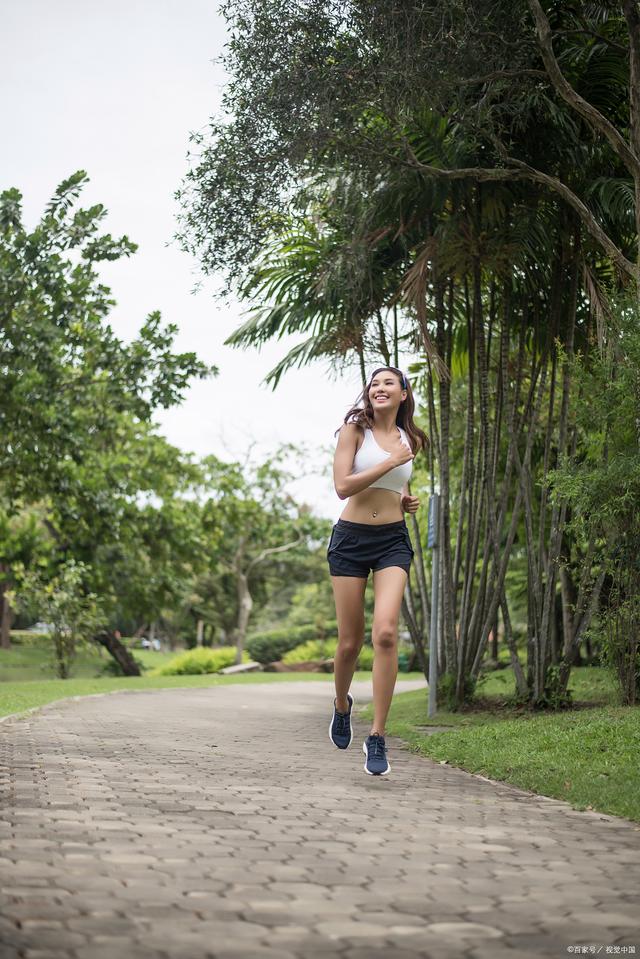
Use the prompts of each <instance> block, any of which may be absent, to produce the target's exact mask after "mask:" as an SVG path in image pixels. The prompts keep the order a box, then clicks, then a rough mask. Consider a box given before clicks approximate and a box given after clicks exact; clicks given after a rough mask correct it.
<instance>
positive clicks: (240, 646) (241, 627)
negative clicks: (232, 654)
mask: <svg viewBox="0 0 640 959" xmlns="http://www.w3.org/2000/svg"><path fill="white" fill-rule="evenodd" d="M236 576H237V589H238V622H237V625H236V664H237V665H238V666H239V665H240V663H241V662H242V653H243V651H244V641H245V638H246V635H247V626H248V624H249V616H250V615H251V607H252V606H253V600H252V598H251V593H250V592H249V583H248V580H247V576H246V575H245V573H243V572H242V570H240V569H238V570H236Z"/></svg>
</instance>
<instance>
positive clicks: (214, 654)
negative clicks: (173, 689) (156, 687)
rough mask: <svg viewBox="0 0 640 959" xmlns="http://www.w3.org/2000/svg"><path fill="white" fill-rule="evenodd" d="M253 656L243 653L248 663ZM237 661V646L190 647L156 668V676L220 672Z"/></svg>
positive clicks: (243, 659) (244, 661)
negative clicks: (215, 647) (217, 647)
mask: <svg viewBox="0 0 640 959" xmlns="http://www.w3.org/2000/svg"><path fill="white" fill-rule="evenodd" d="M250 659H251V657H250V656H249V654H248V653H246V652H244V653H243V654H242V662H243V663H248V662H249V660H250ZM235 661H236V648H235V646H221V647H220V648H219V649H209V648H208V647H207V646H200V647H198V648H197V649H188V650H186V652H184V653H180V654H179V655H178V656H175V657H174V658H173V659H171V660H169V662H168V663H165V664H164V665H163V666H159V667H158V668H157V669H155V670H154V673H153V674H154V675H156V676H195V675H197V674H198V673H219V672H220V670H221V669H224V668H225V666H233V665H234V663H235Z"/></svg>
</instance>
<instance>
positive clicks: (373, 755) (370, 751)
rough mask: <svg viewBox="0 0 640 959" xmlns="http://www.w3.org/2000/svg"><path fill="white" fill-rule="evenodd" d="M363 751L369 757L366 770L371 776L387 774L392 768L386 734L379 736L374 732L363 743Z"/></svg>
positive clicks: (366, 761) (365, 766)
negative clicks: (385, 741)
mask: <svg viewBox="0 0 640 959" xmlns="http://www.w3.org/2000/svg"><path fill="white" fill-rule="evenodd" d="M362 751H363V752H364V754H365V756H366V757H367V758H366V760H365V764H364V771H365V772H366V773H369V775H370V776H386V775H387V773H388V772H389V771H390V770H391V766H390V765H389V761H388V759H387V747H386V746H385V744H384V736H378V734H377V733H374V734H373V735H372V736H367V738H366V739H365V741H364V742H363V744H362Z"/></svg>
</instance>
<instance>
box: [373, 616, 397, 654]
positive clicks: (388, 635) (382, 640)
mask: <svg viewBox="0 0 640 959" xmlns="http://www.w3.org/2000/svg"><path fill="white" fill-rule="evenodd" d="M371 642H372V644H373V648H374V649H387V650H390V649H395V647H396V646H397V645H398V627H397V626H395V625H394V624H393V623H380V624H379V625H374V627H373V630H372V633H371Z"/></svg>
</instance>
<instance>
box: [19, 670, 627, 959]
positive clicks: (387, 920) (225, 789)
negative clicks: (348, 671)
mask: <svg viewBox="0 0 640 959" xmlns="http://www.w3.org/2000/svg"><path fill="white" fill-rule="evenodd" d="M419 685H420V683H419V682H418V683H417V686H419ZM407 688H416V683H411V682H407V681H404V682H403V681H399V683H398V686H397V690H398V691H401V690H402V689H407ZM353 692H354V694H355V698H356V707H357V706H358V705H359V704H362V703H363V702H364V701H365V700H366V699H368V698H369V694H370V683H368V682H367V683H355V684H354V686H353ZM332 697H333V693H332V685H331V684H330V683H325V682H323V681H317V682H292V683H279V684H276V683H273V684H264V685H263V684H256V685H233V686H218V687H210V688H205V689H202V688H200V689H165V690H153V691H144V692H127V693H117V694H112V695H108V696H100V697H88V698H82V699H79V700H75V701H71V700H67V701H63V702H59V703H54V704H51V705H50V706H47V707H45V708H43V709H41V710H39V711H37V712H34V713H31V714H29V715H28V716H26V717H15V718H12V719H10V720H9V721H7V722H5V723H3V724H0V743H1V757H2V769H1V773H0V777H1V778H0V790H1V794H2V795H1V799H2V806H1V813H0V842H1V847H0V857H1V858H0V890H1V891H0V896H1V899H0V942H2V943H3V947H2V950H0V955H1V956H2V959H18V957H19V959H121V957H123V959H125V957H126V959H156V957H157V959H204V957H208V959H209V957H210V959H315V957H338V956H339V957H344V959H375V957H384V959H413V957H417V956H420V957H433V959H449V957H465V959H466V957H469V959H476V957H477V959H485V957H487V959H488V957H489V956H490V955H491V956H498V957H500V956H505V957H506V956H510V957H513V959H533V957H538V959H539V957H541V956H549V957H554V959H560V957H562V956H566V955H567V954H568V953H570V952H572V951H573V950H572V949H570V948H569V947H573V946H577V945H587V946H588V945H595V946H596V948H598V947H600V946H602V949H601V950H600V952H601V954H602V955H603V956H604V955H606V954H608V953H609V952H611V953H612V952H613V949H611V950H608V949H606V947H607V946H613V945H615V944H618V945H627V946H628V945H632V944H633V945H635V947H636V949H635V952H636V954H637V955H638V956H640V909H638V894H637V891H638V889H639V888H640V829H639V827H638V825H637V824H634V823H632V822H629V821H627V820H624V819H618V818H616V817H613V816H605V815H602V814H599V813H593V812H578V811H576V810H573V809H572V808H571V807H570V806H569V805H568V804H566V803H564V802H559V801H555V800H549V799H544V798H543V797H539V796H535V795H532V794H530V793H528V792H524V791H522V790H519V789H516V788H513V787H511V786H507V785H504V784H500V783H494V782H491V781H489V780H486V779H483V778H482V777H478V776H474V775H471V774H470V773H467V772H465V771H464V770H461V769H456V768H453V767H450V766H447V765H440V764H438V763H435V762H433V761H431V760H428V759H424V758H421V757H419V756H416V755H414V754H412V753H411V752H410V751H409V750H407V749H406V748H404V747H403V746H402V744H401V743H400V742H399V741H398V740H395V739H392V738H389V740H388V745H389V759H390V762H391V767H392V769H391V775H390V776H388V777H371V776H367V775H366V774H365V773H364V770H363V762H364V754H363V752H362V739H363V736H364V735H366V732H367V729H366V726H365V724H364V722H363V720H362V719H358V717H357V716H356V719H355V726H356V735H355V736H354V741H353V743H352V745H351V748H350V749H348V750H346V751H342V750H337V749H335V748H334V747H333V746H332V745H331V743H330V742H329V737H328V725H329V719H330V712H331V704H332ZM618 952H619V953H621V954H624V953H623V952H622V951H621V950H618ZM624 952H625V953H626V952H627V950H626V949H625V950H624Z"/></svg>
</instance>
